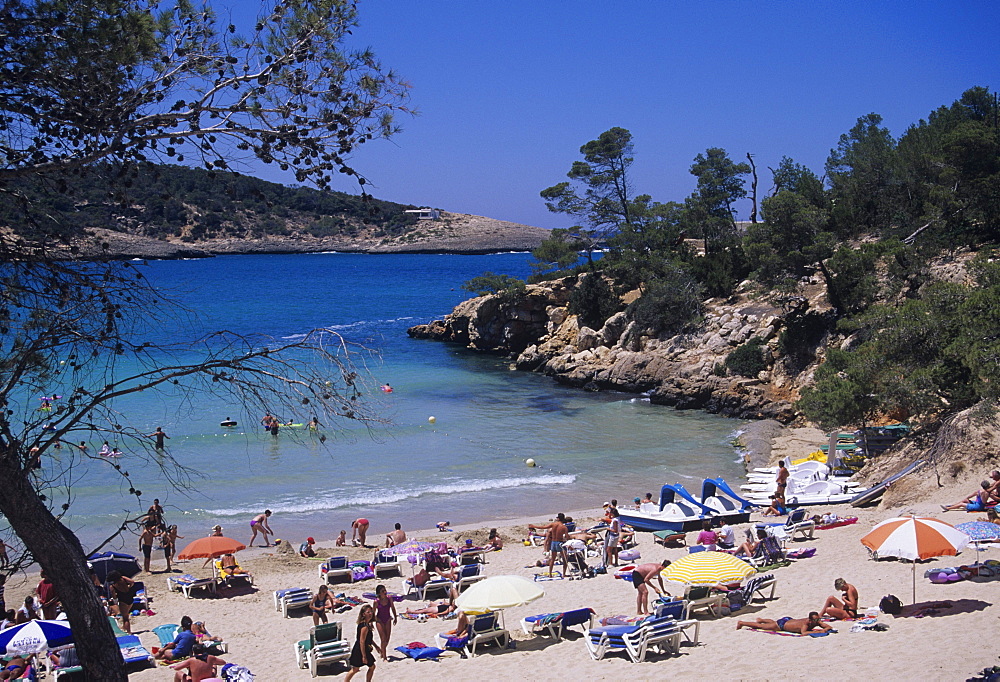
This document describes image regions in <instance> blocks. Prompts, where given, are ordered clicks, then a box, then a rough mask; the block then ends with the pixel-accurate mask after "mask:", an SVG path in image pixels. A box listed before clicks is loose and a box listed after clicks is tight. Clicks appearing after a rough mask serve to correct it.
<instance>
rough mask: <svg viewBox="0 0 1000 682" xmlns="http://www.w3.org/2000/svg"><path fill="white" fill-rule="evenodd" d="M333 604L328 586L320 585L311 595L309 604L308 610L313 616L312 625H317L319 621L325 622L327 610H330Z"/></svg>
mask: <svg viewBox="0 0 1000 682" xmlns="http://www.w3.org/2000/svg"><path fill="white" fill-rule="evenodd" d="M334 606H335V605H334V603H333V596H332V595H331V594H330V588H329V587H327V586H326V585H320V586H319V590H318V591H317V592H316V596H315V597H313V599H312V602H310V604H309V610H310V611H312V616H313V625H319V624H320V621H322V622H324V623H325V622H326V612H327V610H331V611H332V610H333V608H334Z"/></svg>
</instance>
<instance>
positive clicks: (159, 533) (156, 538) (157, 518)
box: [139, 499, 184, 573]
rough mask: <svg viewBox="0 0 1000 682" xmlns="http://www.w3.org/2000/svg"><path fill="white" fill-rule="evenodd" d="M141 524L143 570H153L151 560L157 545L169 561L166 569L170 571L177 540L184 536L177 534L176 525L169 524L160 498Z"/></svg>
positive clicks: (154, 501) (152, 505) (140, 540)
mask: <svg viewBox="0 0 1000 682" xmlns="http://www.w3.org/2000/svg"><path fill="white" fill-rule="evenodd" d="M140 524H141V526H142V530H141V531H140V533H139V551H140V552H142V570H144V571H145V572H146V573H150V572H151V570H150V561H151V560H152V556H153V548H154V546H155V547H156V548H157V549H159V550H160V551H161V552H163V558H164V559H165V560H166V562H167V567H166V571H167V572H168V573H169V572H170V571H172V570H173V565H172V564H171V561H172V560H173V558H174V554H176V553H177V541H178V540H183V539H184V536H183V535H178V534H177V526H176V525H171V524H167V522H166V520H165V519H164V517H163V507H161V506H160V500H159V499H154V500H153V504H151V505H150V507H149V509H147V510H146V515H145V516H144V517H143V518H142V520H141V521H140Z"/></svg>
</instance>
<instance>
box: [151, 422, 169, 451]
mask: <svg viewBox="0 0 1000 682" xmlns="http://www.w3.org/2000/svg"><path fill="white" fill-rule="evenodd" d="M147 438H155V439H156V449H157V450H162V449H163V447H164V445H163V439H164V438H170V436H168V435H167V434H166V433H164V432H163V427H162V426H157V427H156V431H153V432H152V433H150V434H148V436H147Z"/></svg>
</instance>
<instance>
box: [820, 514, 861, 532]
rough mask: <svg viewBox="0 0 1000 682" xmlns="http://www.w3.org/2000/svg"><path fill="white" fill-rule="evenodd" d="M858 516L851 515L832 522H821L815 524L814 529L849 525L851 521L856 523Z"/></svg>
mask: <svg viewBox="0 0 1000 682" xmlns="http://www.w3.org/2000/svg"><path fill="white" fill-rule="evenodd" d="M857 522H858V517H857V516H851V517H849V518H846V519H840V520H839V521H834V522H833V523H823V524H820V525H818V526H816V530H829V529H830V528H840V527H841V526H849V525H851V524H852V523H857Z"/></svg>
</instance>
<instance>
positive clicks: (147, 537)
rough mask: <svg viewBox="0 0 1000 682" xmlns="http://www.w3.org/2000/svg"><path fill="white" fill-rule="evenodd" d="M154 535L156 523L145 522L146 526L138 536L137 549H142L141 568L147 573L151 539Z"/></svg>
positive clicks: (151, 551) (150, 554)
mask: <svg viewBox="0 0 1000 682" xmlns="http://www.w3.org/2000/svg"><path fill="white" fill-rule="evenodd" d="M155 537H156V524H155V523H154V522H152V521H147V522H146V527H145V528H144V529H143V531H142V534H141V535H140V536H139V549H140V550H142V570H144V571H145V572H146V573H149V559H150V557H151V556H152V554H153V539H154V538H155Z"/></svg>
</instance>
